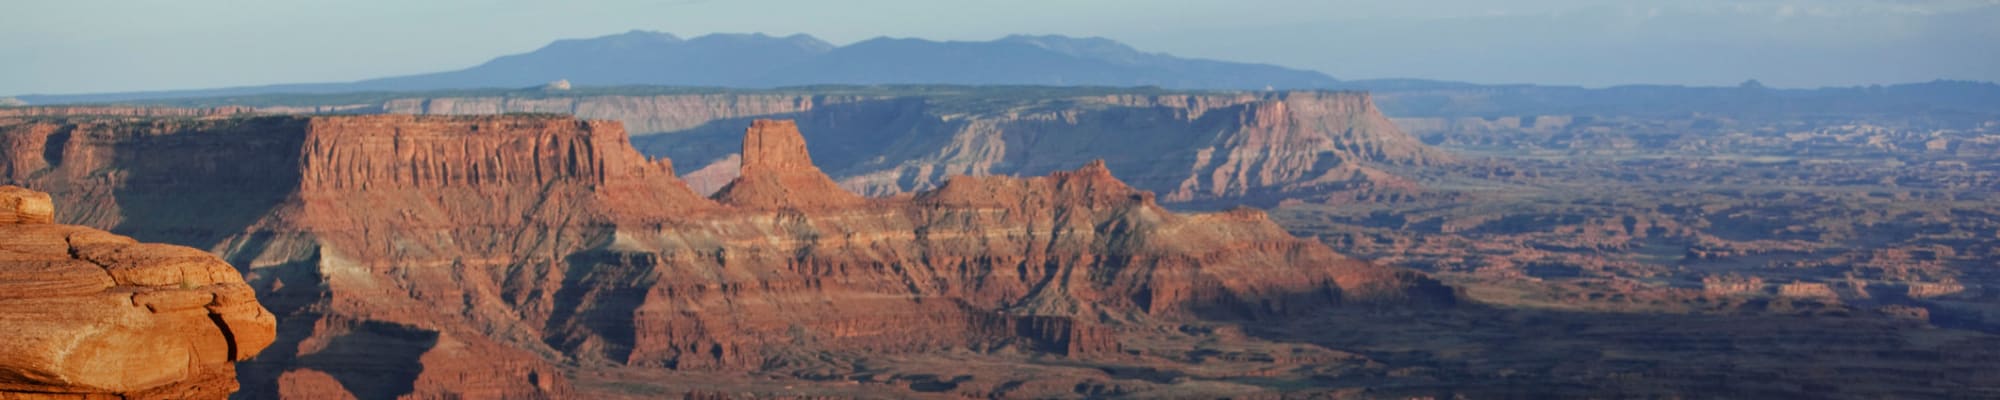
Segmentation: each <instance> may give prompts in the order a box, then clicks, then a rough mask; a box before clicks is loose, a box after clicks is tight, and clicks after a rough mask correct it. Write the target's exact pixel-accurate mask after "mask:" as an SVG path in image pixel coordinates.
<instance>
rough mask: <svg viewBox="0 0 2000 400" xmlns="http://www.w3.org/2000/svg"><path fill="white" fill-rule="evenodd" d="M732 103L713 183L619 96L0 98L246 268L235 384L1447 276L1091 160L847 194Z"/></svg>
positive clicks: (349, 380) (118, 220) (139, 220)
mask: <svg viewBox="0 0 2000 400" xmlns="http://www.w3.org/2000/svg"><path fill="white" fill-rule="evenodd" d="M750 126H751V127H750V129H749V130H748V131H747V132H746V134H745V135H744V138H743V141H742V142H743V143H744V148H743V152H742V155H741V156H740V159H741V163H742V165H741V166H740V169H741V170H742V171H745V172H746V173H744V174H742V175H741V176H739V177H736V178H734V179H732V180H731V181H730V183H728V184H727V185H726V186H727V187H729V188H730V189H727V190H724V191H722V192H720V193H718V194H717V195H716V196H714V200H710V199H708V198H704V197H703V196H700V195H698V194H696V193H695V191H693V190H690V189H689V188H688V186H687V185H686V184H685V183H683V182H681V181H680V180H679V179H678V178H677V177H676V176H675V175H674V173H673V169H672V168H671V167H670V162H669V161H668V160H665V159H649V158H647V157H645V156H642V155H640V154H639V153H638V152H637V151H635V150H634V149H633V148H632V146H631V145H630V143H629V141H628V139H627V137H626V135H625V133H624V131H623V129H622V127H621V126H620V124H619V123H616V122H598V121H578V120H574V119H570V118H567V117H556V116H542V115H510V116H484V117H437V116H399V115H389V116H339V117H331V116H330V117H256V118H200V119H192V120H172V121H161V120H152V119H130V118H97V119H83V120H51V119H27V120H13V121H9V120H0V145H4V146H7V147H5V148H0V150H4V151H0V156H4V157H6V159H4V160H0V161H4V162H0V166H8V168H9V169H7V170H0V177H4V178H5V179H7V180H8V181H9V182H18V183H23V184H26V185H29V186H31V187H37V188H45V189H48V190H50V191H52V192H53V193H54V194H55V197H57V198H60V199H64V200H65V201H73V202H77V203H79V204H89V205H91V208H92V209H93V210H96V211H95V212H90V213H83V214H78V215H74V216H71V215H65V216H64V217H63V218H64V220H66V221H69V222H82V223H90V224H96V225H100V226H107V227H115V228H117V229H119V230H121V231H129V232H135V234H136V233H141V232H143V233H146V234H149V235H158V236H160V237H172V238H179V240H181V241H182V242H183V243H186V244H191V245H198V246H204V247H207V248H209V249H210V250H211V251H212V252H215V253H217V254H222V255H223V256H224V257H226V258H228V259H230V260H234V261H236V262H237V264H238V265H240V266H242V267H244V268H246V269H247V274H248V276H249V277H250V280H249V281H250V284H251V286H252V287H254V288H255V289H256V290H257V291H258V293H259V295H260V296H261V298H262V299H264V302H265V304H266V305H268V306H270V307H271V308H272V310H273V311H274V312H276V313H277V314H278V315H279V318H280V321H281V326H280V327H279V332H278V333H279V334H278V339H277V342H276V344H274V345H273V346H272V347H271V349H270V350H268V351H266V352H264V354H263V355H261V356H259V357H258V358H257V359H255V360H254V361H253V362H252V363H249V364H246V366H245V368H244V374H243V376H244V379H243V383H244V389H245V392H246V393H247V394H249V395H251V396H266V397H269V396H276V397H297V398H306V397H315V396H324V395H326V394H328V393H333V392H345V393H348V394H352V395H354V396H356V397H358V398H388V397H398V396H415V397H445V396H463V397H473V398H494V397H512V398H536V397H544V398H548V397H568V396H571V395H573V394H575V393H576V392H575V389H573V388H571V386H570V384H569V383H568V380H567V379H566V378H565V372H564V371H563V369H561V368H557V366H558V365H570V366H574V368H580V369H583V370H590V369H594V368H634V367H636V368H662V369H670V370H705V371H726V370H755V369H759V368H765V367H766V366H770V365H796V364H799V363H814V362H823V361H819V360H821V357H820V356H819V355H823V354H840V353H899V352H924V351H935V350H940V349H946V348H960V349H967V348H970V349H992V348H1001V347H1010V348H1024V349H1030V350H1032V351H1041V352H1048V353H1054V354H1063V355H1068V356H1072V357H1093V354H1105V353H1112V352H1115V351H1116V349H1118V348H1119V346H1120V345H1119V343H1118V339H1117V332H1120V331H1121V330H1127V329H1139V327H1144V326H1153V325H1155V324H1160V323H1169V322H1170V321H1175V320H1182V319H1190V318H1221V319H1246V318H1264V317H1269V316H1275V315H1285V314H1294V313H1305V312H1311V311H1312V310H1315V309H1318V308H1321V307H1327V306H1334V305H1340V304H1348V303H1383V304H1412V303H1426V304H1428V303H1449V302H1451V301H1453V299H1454V298H1455V297H1454V295H1453V293H1452V292H1451V290H1450V289H1448V288H1445V287H1443V286H1441V285H1439V284H1437V282H1436V281H1433V280H1430V279H1428V278H1425V277H1423V276H1421V275H1418V274H1415V273H1411V272H1407V271H1402V270H1397V269H1391V268H1387V267H1382V266H1378V265H1373V264H1368V263H1364V262H1360V261H1355V260H1350V259H1346V258H1344V257H1341V256H1339V255H1337V254H1334V253H1333V252H1332V251H1330V250H1328V249H1327V248H1326V247H1324V246H1322V245H1319V244H1317V243H1313V242H1309V241H1304V240H1300V239H1297V238H1293V237H1291V236H1290V235H1288V234H1287V233H1286V232H1284V231H1283V230H1282V229H1280V228H1279V227H1278V226H1277V225H1275V224H1273V223H1271V222H1270V221H1269V220H1268V219H1267V218H1266V217H1265V216H1264V215H1263V213H1262V212H1259V211H1254V210H1235V211H1229V212H1221V213H1211V214H1194V215H1184V214H1176V213H1173V212H1169V211H1167V210H1166V209H1164V208H1161V207H1160V206H1159V205H1158V204H1157V203H1156V202H1155V199H1154V197H1153V195H1152V194H1151V193H1148V192H1144V191H1140V190H1137V189H1134V188H1132V187H1130V186H1128V185H1126V184H1125V183H1123V182H1122V181H1120V180H1119V179H1117V178H1114V177H1113V176H1112V175H1111V173H1110V169H1109V168H1108V167H1107V165H1106V163H1103V162H1093V163H1089V165H1086V166H1084V167H1083V168H1081V169H1077V170H1073V171H1063V172H1058V173H1053V174H1050V175H1049V176H1045V177H1037V178H1025V179H1023V178H1007V177H959V178H953V179H950V180H947V181H944V182H943V183H941V184H939V185H938V186H937V188H936V189H934V190H929V191H925V192H921V193H916V194H914V195H910V196H899V197H891V198H876V199H868V198H862V197H860V196H856V195H854V194H852V193H849V192H845V191H842V190H840V189H839V188H838V187H835V186H834V185H833V184H832V180H831V179H829V178H827V177H826V174H825V173H823V172H821V171H819V170H818V169H817V168H816V167H815V166H814V165H813V163H812V162H811V160H810V159H809V158H807V157H808V156H807V152H806V151H805V149H806V145H805V142H804V137H803V135H801V134H800V132H799V131H798V130H797V125H796V124H793V123H790V122H789V121H756V122H753V123H751V124H750ZM246 130H248V131H255V132H256V133H255V134H254V135H248V134H243V133H242V132H244V131H246ZM59 132H60V134H59ZM52 148H54V149H57V150H50V149H52ZM161 148H167V149H171V151H160V150H159V149H161ZM50 154H60V156H56V157H51V156H49V155H50ZM176 158H177V159H176ZM223 159H228V160H235V162H234V163H224V162H221V161H222V160H223ZM209 160H213V161H209ZM216 187H222V188H230V189H232V190H236V189H240V190H236V191H235V193H239V195H249V196H251V197H255V198H257V199H260V200H257V201H240V202H236V203H228V204H229V205H231V206H236V207H235V209H233V210H232V211H231V213H230V214H228V215H226V216H228V217H231V218H222V219H200V220H182V219H169V218H163V217H160V215H181V214H184V213H189V212H200V211H196V210H203V209H209V208H212V207H214V206H215V204H203V203H192V204H191V203H175V204H153V205H143V206H142V205H141V204H136V203H135V202H134V200H133V199H146V200H156V199H161V198H165V197H168V196H175V195H184V194H189V193H194V192H195V191H197V190H200V189H201V188H210V189H211V190H213V188H216ZM193 199H195V200H196V201H200V200H203V198H200V197H194V198H193Z"/></svg>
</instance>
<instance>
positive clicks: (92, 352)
mask: <svg viewBox="0 0 2000 400" xmlns="http://www.w3.org/2000/svg"><path fill="white" fill-rule="evenodd" d="M54 216H55V208H54V207H53V204H52V202H51V201H50V197H49V196H48V195H47V194H45V193H41V192H35V191H31V190H28V189H24V188H21V187H17V186H0V327H4V329H0V398H8V399H15V398H52V399H53V398H85V397H90V398H94V397H95V396H111V397H122V398H158V399H182V398H209V399H220V398H224V397H227V396H228V395H229V393H231V392H234V391H236V389H237V383H236V368H235V363H236V362H238V361H243V360H246V359H249V358H250V357H251V356H254V355H256V354H257V353H258V352H259V351H262V350H263V349H264V347H265V346H268V345H270V344H271V341H272V339H273V335H274V331H273V328H274V327H275V326H276V324H277V322H276V320H275V318H274V317H273V315H272V314H271V313H270V312H269V311H266V310H265V309H264V307H263V306H261V305H259V304H258V303H257V299H256V298H255V294H254V292H253V290H252V289H251V288H250V286H249V285H246V284H244V282H243V278H242V276H241V275H238V274H237V272H236V269H235V268H232V267H230V266H229V264H227V263H224V262H223V261H222V260H221V259H218V258H216V257H215V256H213V255H210V254H208V253H206V252H203V251H201V250H196V249H193V248H187V247H181V246H174V245H165V244H153V243H140V242H138V241H135V240H132V239H131V238H128V237H124V236H119V235H115V234H111V233H108V232H104V231H100V230H97V229H92V228H87V227H81V226H73V225H56V224H53V223H52V222H53V220H54Z"/></svg>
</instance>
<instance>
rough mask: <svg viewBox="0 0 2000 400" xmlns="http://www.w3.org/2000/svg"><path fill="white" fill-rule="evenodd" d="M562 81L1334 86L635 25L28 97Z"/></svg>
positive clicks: (1143, 61) (1086, 47) (1227, 68)
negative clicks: (441, 61)
mask: <svg viewBox="0 0 2000 400" xmlns="http://www.w3.org/2000/svg"><path fill="white" fill-rule="evenodd" d="M565 79H566V80H568V81H569V82H571V83H572V84H575V85H579V86H616V85H661V86H710V87H718V86H719V87H742V88H764V87H778V86H797V85H812V84H863V85H872V84H960V85H1054V86H1159V87H1166V88H1177V89H1264V88H1281V89H1310V88H1326V87H1331V86H1333V85H1334V84H1336V83H1337V82H1338V81H1337V80H1335V79H1334V78H1333V77H1331V76H1327V75H1326V74H1323V73H1319V72H1314V71H1306V70H1298V69H1291V68H1284V67H1279V66H1273V65H1265V64H1250V63H1237V62H1227V61H1216V60H1202V59H1188V58H1180V57H1175V56H1172V55H1167V54H1162V53H1148V52H1144V51H1140V50H1138V49H1134V48H1132V47H1131V46H1127V45H1125V44H1123V43H1119V42H1117V41H1113V40H1110V39H1104V38H1074V37H1067V36H1060V35H1044V36H1028V35H1013V36H1007V37H1004V38H1000V39H996V40H992V41H985V42H965V41H942V42H940V41H931V40H924V39H898V38H886V37H884V38H875V39H869V40H864V41H861V42H858V43H854V44H850V45H846V46H835V45H833V44H831V43H827V42H825V41H822V40H819V39H818V38H814V37H812V36H810V35H804V34H798V35H791V36H785V37H774V36H768V35H764V34H720V33H719V34H710V35H705V36H700V37H695V38H691V39H683V38H680V37H678V36H674V35H673V34H669V33H664V32H648V31H638V30H634V31H630V32H625V33H621V34H615V35H609V36H601V37H595V38H587V39H564V40H557V41H555V42H554V43H550V44H549V45H547V46H544V47H542V48H540V49H537V50H535V51H531V52H528V53H522V54H515V55H508V56H502V57H499V58H495V59H493V60H492V61H488V62H486V63H483V64H480V65H477V66H473V67H471V68H466V69H462V70H457V71H449V72H438V73H430V74H419V75H409V76H398V77H387V78H380V79H370V80H363V81H357V82H345V83H309V84H284V85H268V86H248V87H233V88H220V89H204V90H177V91H159V92H132V93H106V94H84V95H30V96H21V97H20V99H21V100H24V101H26V102H28V103H31V104H51V103H73V102H107V101H128V100H145V99H162V98H185V97H213V96H237V95H248V94H264V93H337V92H357V91H413V90H437V89H469V88H514V87H526V86H536V85H542V84H545V83H549V82H552V81H556V80H565Z"/></svg>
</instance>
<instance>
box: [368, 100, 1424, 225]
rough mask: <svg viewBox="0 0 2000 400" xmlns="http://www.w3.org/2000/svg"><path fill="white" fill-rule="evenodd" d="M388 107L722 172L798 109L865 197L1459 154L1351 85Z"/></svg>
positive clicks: (1359, 182) (1244, 192) (1344, 177)
mask: <svg viewBox="0 0 2000 400" xmlns="http://www.w3.org/2000/svg"><path fill="white" fill-rule="evenodd" d="M381 109H382V111H384V112H390V113H405V114H500V113H509V112H545V113H566V114H574V115H577V116H579V117H582V118H588V119H615V120H620V121H624V122H625V123H626V125H627V126H628V127H629V128H631V129H633V130H634V131H635V132H638V135H639V136H638V137H639V138H638V139H635V141H636V142H637V145H638V146H639V148H640V150H641V151H642V152H645V153H647V154H654V155H660V156H665V157H668V158H671V159H674V160H677V161H676V162H677V163H678V164H677V166H678V167H680V168H681V169H682V170H687V171H694V170H697V169H699V170H702V171H709V172H712V173H713V174H716V175H723V176H728V175H731V174H733V172H732V171H730V169H731V167H732V166H733V165H734V161H732V160H730V159H729V157H731V156H732V155H733V154H734V153H735V152H736V148H735V135H736V132H735V130H736V129H738V128H739V127H741V126H742V125H743V124H745V123H747V122H748V120H749V119H754V118H786V119H795V120H797V121H798V123H799V124H800V126H801V127H803V128H804V130H805V132H806V133H807V135H808V137H807V138H808V139H810V141H811V142H812V143H813V146H814V147H813V149H814V150H815V151H814V152H815V153H817V154H822V155H824V157H822V159H821V160H819V161H820V165H821V166H822V167H823V168H825V169H826V170H827V171H828V173H829V174H830V175H832V176H833V177H834V178H835V179H836V180H837V181H839V182H840V183H841V184H842V186H844V187H847V188H849V189H852V190H855V191H859V192H861V193H862V194H866V195H886V194H894V193H905V192H913V191H918V190H925V189H929V188H933V187H936V186H937V185H938V184H941V183H943V181H944V180H945V179H946V178H948V177H950V176H953V175H1012V176H1033V175H1042V174H1047V173H1050V172H1054V171H1058V170H1062V169H1065V168H1070V167H1072V166H1075V165H1078V164H1082V163H1084V162H1088V161H1090V160H1093V159H1103V160H1105V162H1106V163H1107V164H1108V165H1109V166H1110V167H1111V168H1113V169H1117V170H1119V171H1121V175H1122V176H1123V177H1124V178H1125V179H1126V180H1127V181H1129V182H1132V184H1133V185H1134V186H1136V187H1138V188H1140V189H1144V190H1151V191H1154V192H1158V193H1162V194H1163V199H1164V200H1167V201H1170V202H1179V203H1210V204H1215V205H1228V204H1242V203H1251V204H1264V205H1269V204H1275V202H1277V201H1279V200H1283V199H1294V198H1296V199H1305V200H1320V199H1324V198H1328V197H1343V196H1345V197H1353V196H1369V195H1376V194H1379V193H1380V192H1383V191H1410V190H1414V188H1415V186H1414V184H1412V183H1410V182H1409V181H1408V180H1406V179H1403V178H1400V177H1398V176H1396V175H1395V174H1392V173H1388V172H1384V171H1383V169H1382V167H1394V166H1422V165H1430V164H1436V163H1442V162H1448V161H1449V160H1450V157H1449V156H1448V155H1446V154H1445V153H1444V152H1442V151H1439V150H1436V149H1434V148H1431V147H1429V146H1426V145H1424V144H1423V143H1421V142H1418V141H1417V140H1415V139H1414V138H1412V137H1411V136H1410V135H1408V134H1406V133H1404V132H1403V131H1402V130H1400V129H1398V128H1397V127H1396V125H1395V124H1392V123H1390V121H1389V119H1388V118H1387V117H1385V116H1383V115H1382V114H1381V111H1380V110H1378V109H1377V108H1376V107H1375V104H1374V102H1373V101H1372V99H1371V98H1370V96H1369V95H1368V94H1366V93H1354V92H1310V91H1307V92H1268V93H1231V92H1215V93H1188V94H1102V95H1069V94H1030V95H993V96H975V95H972V94H950V93H941V94H931V95H881V96H831V95H826V96H812V95H794V94H757V93H742V94H687V95H659V96H580V97H549V98H516V97H468V98H413V99H401V100H392V101H388V102H386V103H385V104H384V105H383V106H382V107H381ZM721 181H722V180H720V179H703V180H698V181H695V182H694V183H696V184H697V187H696V188H695V189H696V190H697V191H699V192H703V193H707V192H712V191H714V190H717V189H719V188H720V186H719V185H720V184H721V183H722V182H721Z"/></svg>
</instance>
